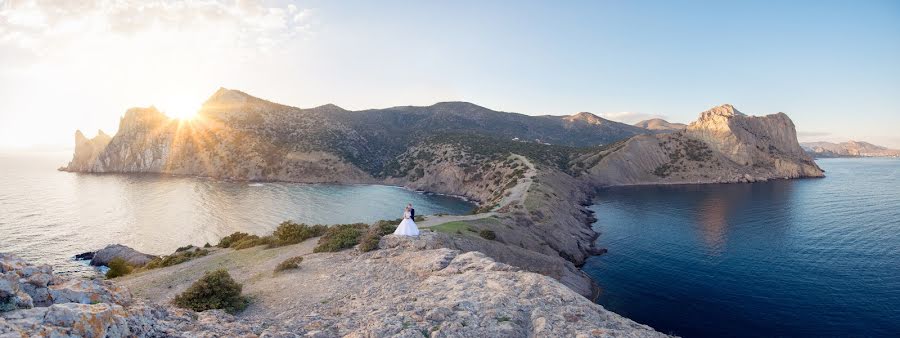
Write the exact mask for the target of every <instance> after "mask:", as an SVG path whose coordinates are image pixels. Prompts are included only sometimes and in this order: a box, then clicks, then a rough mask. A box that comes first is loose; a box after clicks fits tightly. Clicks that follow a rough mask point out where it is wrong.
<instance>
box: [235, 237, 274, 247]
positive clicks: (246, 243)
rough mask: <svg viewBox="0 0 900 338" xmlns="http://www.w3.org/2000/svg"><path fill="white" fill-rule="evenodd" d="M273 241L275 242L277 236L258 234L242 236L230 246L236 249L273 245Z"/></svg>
mask: <svg viewBox="0 0 900 338" xmlns="http://www.w3.org/2000/svg"><path fill="white" fill-rule="evenodd" d="M273 243H275V238H274V237H272V236H266V237H259V236H256V235H250V236H247V237H244V238H242V239H241V240H239V241H237V242H234V243H232V244H231V246H230V247H231V248H232V249H235V250H243V249H249V248H252V247H255V246H260V245H271V244H273Z"/></svg>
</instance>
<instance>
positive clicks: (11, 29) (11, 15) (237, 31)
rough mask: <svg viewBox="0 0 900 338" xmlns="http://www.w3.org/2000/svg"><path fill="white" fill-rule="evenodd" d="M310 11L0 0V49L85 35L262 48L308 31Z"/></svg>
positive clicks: (215, 1) (138, 0)
mask: <svg viewBox="0 0 900 338" xmlns="http://www.w3.org/2000/svg"><path fill="white" fill-rule="evenodd" d="M309 16H310V11H309V10H306V9H299V8H297V6H295V5H293V4H288V5H284V6H267V5H265V4H264V3H263V2H260V1H247V0H237V1H228V2H224V1H219V0H207V1H202V0H201V1H161V0H156V1H153V0H149V1H142V0H124V1H114V0H95V1H68V0H61V1H41V0H9V1H5V2H4V1H0V48H4V50H5V49H6V48H15V49H18V50H20V51H21V50H27V51H30V52H32V53H33V54H34V55H35V56H40V55H42V54H46V53H52V51H53V50H54V49H60V48H66V47H67V46H71V45H72V44H77V43H79V42H80V41H81V40H83V39H84V38H85V37H91V38H99V37H102V38H106V39H110V40H112V39H116V38H128V39H135V40H140V41H143V42H145V43H148V44H160V42H165V41H166V40H167V39H169V40H182V41H183V40H188V39H189V40H191V41H192V43H195V44H200V45H201V46H207V47H208V46H211V45H212V46H219V47H226V46H227V47H244V48H248V49H250V50H256V51H267V50H269V49H271V48H274V47H277V46H278V45H280V44H282V43H285V42H287V41H290V40H292V39H295V38H297V37H302V36H303V35H304V34H305V33H308V32H309V31H310V20H309Z"/></svg>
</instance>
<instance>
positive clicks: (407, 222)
mask: <svg viewBox="0 0 900 338" xmlns="http://www.w3.org/2000/svg"><path fill="white" fill-rule="evenodd" d="M394 235H400V236H418V235H419V228H417V227H416V222H415V221H413V219H412V205H410V204H407V205H406V209H404V211H403V221H402V222H400V225H398V226H397V230H394Z"/></svg>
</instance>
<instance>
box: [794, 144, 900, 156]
mask: <svg viewBox="0 0 900 338" xmlns="http://www.w3.org/2000/svg"><path fill="white" fill-rule="evenodd" d="M800 146H801V147H803V149H804V150H806V152H807V153H809V154H810V155H812V156H815V157H900V150H897V149H889V148H887V147H882V146H878V145H874V144H871V143H868V142H863V141H847V142H841V143H832V142H804V143H800Z"/></svg>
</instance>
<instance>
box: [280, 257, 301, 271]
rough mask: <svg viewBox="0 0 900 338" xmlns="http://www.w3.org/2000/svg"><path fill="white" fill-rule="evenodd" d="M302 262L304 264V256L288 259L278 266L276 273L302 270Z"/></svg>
mask: <svg viewBox="0 0 900 338" xmlns="http://www.w3.org/2000/svg"><path fill="white" fill-rule="evenodd" d="M300 262H303V257H302V256H297V257H291V258H288V259H286V260H285V261H284V262H281V263H279V264H278V266H276V267H275V272H279V271H284V270H288V269H298V268H300Z"/></svg>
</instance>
